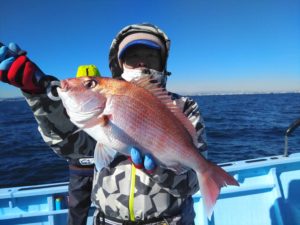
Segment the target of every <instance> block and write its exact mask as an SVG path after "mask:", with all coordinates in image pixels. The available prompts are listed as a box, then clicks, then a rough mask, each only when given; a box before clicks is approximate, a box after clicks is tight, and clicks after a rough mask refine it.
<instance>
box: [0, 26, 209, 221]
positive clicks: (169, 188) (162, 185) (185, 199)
mask: <svg viewBox="0 0 300 225" xmlns="http://www.w3.org/2000/svg"><path fill="white" fill-rule="evenodd" d="M169 48H170V40H169V39H168V37H167V36H166V34H165V33H164V32H163V31H162V30H160V29H159V28H158V27H156V26H154V25H151V24H135V25H130V26H127V27H125V28H123V29H122V30H121V31H120V32H119V33H118V34H117V36H116V38H115V39H114V40H113V42H112V45H111V49H110V53H109V67H110V70H111V72H112V76H113V77H114V78H117V79H124V80H126V81H129V82H131V81H132V80H134V79H138V78H139V77H141V76H144V75H149V74H150V75H152V76H153V77H154V78H156V79H157V80H158V81H159V82H160V84H161V85H162V86H164V87H165V86H166V82H167V77H168V75H169V74H170V73H169V72H168V71H167V59H168V53H169ZM11 50H12V51H14V52H15V53H21V55H20V56H18V57H13V58H11V57H9V58H6V60H4V61H3V62H2V63H1V64H2V66H1V64H0V70H2V71H0V79H1V80H2V81H4V82H7V83H10V84H12V85H15V86H17V87H20V88H21V89H22V90H23V94H24V96H25V98H26V99H27V101H28V103H29V105H30V106H31V108H32V110H33V112H34V115H35V117H36V119H37V121H38V124H39V130H40V132H41V134H42V136H43V138H44V140H45V141H46V143H47V144H48V145H49V146H50V147H52V148H53V149H54V150H55V151H56V152H58V153H60V154H61V153H63V154H67V155H69V158H70V156H72V155H76V154H80V155H85V156H88V155H91V153H92V152H94V149H95V144H96V143H95V141H94V140H93V139H92V138H91V137H90V136H88V135H87V134H86V133H85V132H83V131H80V132H77V133H76V132H74V131H76V130H77V127H76V126H75V125H73V124H72V123H71V122H70V120H69V118H68V116H67V115H66V114H65V111H64V108H63V106H62V103H61V101H53V100H51V99H49V98H48V97H47V95H46V93H45V86H44V85H41V82H39V81H41V80H47V79H43V78H44V75H43V72H42V71H41V70H40V69H39V68H38V67H37V66H36V65H35V64H34V63H32V62H31V61H30V60H29V59H28V58H27V57H26V56H25V55H24V54H23V55H22V52H21V51H20V49H14V48H11ZM3 55H5V54H2V59H1V60H3V59H4V58H5V57H4V56H3ZM41 77H42V79H41ZM16 78H17V79H16ZM50 80H51V79H50ZM170 95H171V96H172V98H173V102H174V104H176V105H177V106H178V107H179V108H181V109H182V111H183V112H184V114H185V115H186V116H187V117H188V118H189V120H190V121H191V123H192V124H193V126H194V127H195V129H196V132H197V135H198V143H195V144H196V147H197V149H198V150H199V154H201V153H202V154H204V155H205V154H206V143H205V133H204V124H203V120H202V118H201V116H200V112H199V108H198V105H197V103H196V102H194V101H193V100H192V99H190V98H187V97H180V96H179V95H177V94H172V93H170ZM69 160H70V159H69ZM136 168H138V169H136ZM198 190H199V187H198V182H197V177H196V174H195V172H194V171H193V170H188V171H185V172H184V173H182V174H180V175H177V174H176V173H175V172H174V171H172V170H168V169H165V168H161V167H159V166H156V163H155V162H154V160H153V159H152V157H151V155H147V156H145V157H143V156H142V155H141V154H140V152H139V150H138V149H135V148H133V149H132V151H131V157H130V158H128V157H125V156H123V155H118V154H117V155H116V156H115V158H114V159H113V161H112V162H111V163H110V165H109V167H104V168H101V167H99V166H97V162H96V168H95V173H94V181H93V190H92V202H93V203H94V205H95V207H96V211H95V216H94V224H96V225H97V224H157V225H158V224H173V225H174V224H183V225H192V224H194V217H195V213H194V210H193V200H192V195H193V194H195V193H196V192H197V191H198Z"/></svg>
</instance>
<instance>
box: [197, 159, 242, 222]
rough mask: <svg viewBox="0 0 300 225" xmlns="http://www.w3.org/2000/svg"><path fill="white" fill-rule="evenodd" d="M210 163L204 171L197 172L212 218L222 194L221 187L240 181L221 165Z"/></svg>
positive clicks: (204, 199) (205, 207) (208, 215)
mask: <svg viewBox="0 0 300 225" xmlns="http://www.w3.org/2000/svg"><path fill="white" fill-rule="evenodd" d="M208 163H209V168H208V169H207V170H205V171H204V172H196V173H197V177H198V181H199V187H200V191H201V195H202V197H203V202H204V209H205V212H206V215H207V217H208V219H209V220H210V219H211V216H212V213H213V208H214V206H215V204H216V201H217V198H218V196H219V194H220V189H221V188H222V187H226V186H227V185H234V186H239V183H238V182H237V181H236V180H235V179H234V178H233V177H232V176H231V175H229V174H228V173H227V172H226V171H224V170H223V169H222V168H221V167H219V166H217V165H215V164H213V163H210V162H208Z"/></svg>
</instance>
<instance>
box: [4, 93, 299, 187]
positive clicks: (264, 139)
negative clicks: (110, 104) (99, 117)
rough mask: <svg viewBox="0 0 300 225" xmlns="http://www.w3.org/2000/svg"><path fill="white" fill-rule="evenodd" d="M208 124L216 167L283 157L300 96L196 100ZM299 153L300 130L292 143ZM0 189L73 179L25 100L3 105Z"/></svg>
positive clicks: (226, 97)
mask: <svg viewBox="0 0 300 225" xmlns="http://www.w3.org/2000/svg"><path fill="white" fill-rule="evenodd" d="M191 97H192V98H193V99H194V100H196V101H197V102H198V104H199V106H200V109H201V113H202V116H203V118H204V120H205V125H206V134H207V143H208V147H209V159H210V160H211V161H213V162H216V163H224V162H230V161H235V160H245V159H253V158H257V157H265V156H272V155H278V154H282V153H283V149H284V134H285V131H286V129H287V128H288V126H289V125H290V124H291V123H292V122H293V121H294V120H296V119H298V118H299V117H300V93H293V94H251V95H211V96H191ZM289 151H290V152H291V153H293V152H300V128H299V129H297V130H296V131H295V132H294V133H293V135H292V136H291V137H290V138H289ZM0 178H1V179H0V187H10V186H22V185H32V184H45V183H52V182H62V181H67V180H68V167H67V164H66V162H65V161H64V160H63V159H61V158H59V157H58V156H57V155H55V154H54V152H53V151H52V150H51V149H50V148H49V147H48V146H47V145H46V144H45V143H44V142H43V140H42V138H41V136H40V134H39V132H38V130H37V123H36V121H35V119H34V117H33V115H32V112H31V110H30V108H29V107H28V106H27V103H26V102H25V100H24V99H23V98H17V99H1V100H0Z"/></svg>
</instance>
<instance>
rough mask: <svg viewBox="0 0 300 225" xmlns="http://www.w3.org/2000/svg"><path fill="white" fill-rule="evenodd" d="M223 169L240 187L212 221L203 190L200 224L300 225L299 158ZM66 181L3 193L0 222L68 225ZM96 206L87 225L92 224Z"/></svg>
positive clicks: (227, 195)
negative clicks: (205, 208)
mask: <svg viewBox="0 0 300 225" xmlns="http://www.w3.org/2000/svg"><path fill="white" fill-rule="evenodd" d="M221 166H222V167H223V168H224V169H225V170H226V171H228V172H229V173H230V174H232V175H234V177H235V178H236V179H237V180H238V181H239V183H240V187H227V188H223V189H222V191H221V194H220V196H219V199H218V201H217V204H216V206H215V209H214V214H213V216H212V218H211V220H210V221H209V220H208V219H207V218H206V216H205V214H204V209H203V202H202V197H201V194H200V192H199V193H197V194H195V195H194V196H193V199H194V208H195V212H196V218H195V224H197V225H254V224H255V225H297V224H299V225H300V154H299V153H297V154H292V155H290V156H289V157H283V156H274V157H268V158H259V159H254V160H246V161H237V162H231V163H226V164H221ZM67 191H68V188H67V183H56V184H48V185H37V186H26V187H15V188H4V189H0V224H5V225H9V224H26V225H29V224H35V225H38V224H43V225H46V224H47V225H48V224H49V225H54V224H55V225H60V224H66V219H67V212H68V209H67V207H68V206H67V202H68V201H67V198H68V197H67ZM93 210H94V207H92V208H91V210H90V215H89V219H88V224H92V214H93Z"/></svg>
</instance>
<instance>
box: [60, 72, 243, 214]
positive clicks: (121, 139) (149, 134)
mask: <svg viewBox="0 0 300 225" xmlns="http://www.w3.org/2000/svg"><path fill="white" fill-rule="evenodd" d="M58 92H59V95H60V97H61V99H62V101H63V104H64V106H65V107H66V109H67V112H68V114H69V116H70V119H71V121H72V122H73V123H74V124H76V125H77V126H78V127H79V128H82V129H83V130H85V131H86V132H87V133H88V134H89V135H91V136H92V137H93V138H94V139H96V140H97V141H98V142H100V143H102V144H103V145H105V146H106V147H109V148H112V149H114V150H116V151H118V152H120V153H122V154H125V155H130V152H129V150H130V148H131V147H132V146H134V147H136V148H138V149H140V150H141V151H142V152H143V153H144V154H146V153H151V154H152V155H153V156H154V158H155V159H156V161H157V162H160V164H161V165H162V166H165V167H167V168H170V169H173V170H175V171H177V172H179V171H181V170H182V169H184V168H191V169H193V170H194V171H195V172H196V174H197V178H198V182H199V187H200V191H201V194H202V196H203V199H204V205H205V209H206V213H207V216H208V217H209V218H210V217H211V215H212V212H213V207H214V205H215V203H216V199H217V197H218V195H219V192H220V188H221V187H223V186H226V185H238V183H237V181H236V180H235V179H234V178H233V177H232V176H230V175H229V174H227V173H226V172H225V171H224V170H223V169H222V168H220V167H218V166H217V165H215V164H213V163H211V162H209V161H207V160H206V159H205V158H203V156H202V155H201V154H199V152H198V150H197V149H196V147H195V145H194V143H195V142H194V140H195V138H196V133H195V129H194V127H193V126H192V124H191V122H190V121H189V120H188V119H187V118H186V117H185V115H184V114H183V113H182V112H181V111H180V110H179V109H178V108H177V107H176V106H175V105H174V104H173V103H172V101H171V99H170V97H169V96H168V95H167V93H166V92H165V91H163V90H162V88H160V87H157V85H155V84H153V83H150V82H149V78H141V79H140V80H138V81H136V82H134V83H129V82H125V81H120V80H115V79H111V78H89V77H85V78H73V79H68V80H64V81H62V82H61V89H59V90H58Z"/></svg>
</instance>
